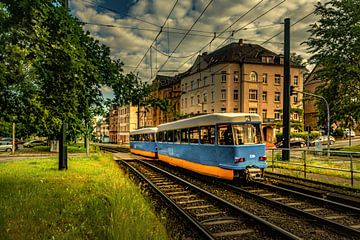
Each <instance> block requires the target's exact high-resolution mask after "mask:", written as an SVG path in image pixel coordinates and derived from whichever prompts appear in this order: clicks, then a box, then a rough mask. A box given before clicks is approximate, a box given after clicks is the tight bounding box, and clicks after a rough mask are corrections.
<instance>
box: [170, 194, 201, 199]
mask: <svg viewBox="0 0 360 240" xmlns="http://www.w3.org/2000/svg"><path fill="white" fill-rule="evenodd" d="M191 197H196V195H195V194H190V195H181V196H173V197H171V198H172V199H180V198H191Z"/></svg>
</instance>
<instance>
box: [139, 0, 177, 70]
mask: <svg viewBox="0 0 360 240" xmlns="http://www.w3.org/2000/svg"><path fill="white" fill-rule="evenodd" d="M178 1H179V0H176V2H175V3H174V5H173V7H172V8H171V11H170V12H169V14H168V16H167V17H166V19H165V21H164V23H163V25H162V26H161V27H160V30H159V32H158V34H156V36H155V38H154V40H153V41H152V43H151V44H150V46H149V48H148V49H147V50H146V52H145V54H144V56H143V57H142V58H141V60H140V62H139V63H138V64H137V65H136V68H135V72H136V70H137V69H138V67H139V65H140V64H141V62H142V61H143V60H144V58H145V56H146V54H147V53H148V52H149V50H150V49H151V47H152V46H153V45H154V43H156V40H157V39H158V37H159V36H160V34H161V32H162V30H163V28H164V26H165V24H166V22H167V21H168V20H169V17H170V15H171V14H172V12H173V11H174V9H175V7H176V5H177V3H178Z"/></svg>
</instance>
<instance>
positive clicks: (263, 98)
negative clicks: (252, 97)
mask: <svg viewBox="0 0 360 240" xmlns="http://www.w3.org/2000/svg"><path fill="white" fill-rule="evenodd" d="M262 100H263V101H264V102H266V101H267V91H263V92H262Z"/></svg>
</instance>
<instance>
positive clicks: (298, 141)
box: [276, 137, 306, 148]
mask: <svg viewBox="0 0 360 240" xmlns="http://www.w3.org/2000/svg"><path fill="white" fill-rule="evenodd" d="M305 146H306V142H305V140H304V139H303V138H300V137H294V138H290V148H296V147H298V148H303V147H305ZM276 147H278V148H282V147H283V142H282V141H281V142H279V143H278V144H276Z"/></svg>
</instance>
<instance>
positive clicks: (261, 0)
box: [177, 0, 264, 70]
mask: <svg viewBox="0 0 360 240" xmlns="http://www.w3.org/2000/svg"><path fill="white" fill-rule="evenodd" d="M263 1H264V0H260V1H259V2H258V3H256V4H255V5H254V6H253V7H251V8H250V9H249V10H248V11H247V12H246V13H244V14H242V15H241V16H240V17H239V18H237V19H236V21H235V22H233V23H232V24H230V26H228V27H227V28H226V29H225V30H223V31H222V32H221V33H220V34H219V35H216V34H214V36H213V38H212V39H211V40H210V42H208V43H207V44H205V46H203V47H202V48H201V49H200V50H199V52H201V51H203V50H204V49H205V48H206V47H207V46H209V45H211V43H212V42H213V41H214V40H215V39H216V38H219V37H220V36H221V35H222V34H224V33H225V32H226V31H227V30H229V29H230V28H231V27H232V26H233V25H234V24H236V23H237V22H238V21H240V20H241V19H242V18H244V17H245V16H246V15H247V14H248V13H250V12H251V11H253V10H254V9H255V8H256V7H257V6H259V5H260V4H261V3H262V2H263ZM192 58H193V57H191V58H189V59H188V60H187V61H186V62H184V63H182V64H181V65H180V67H178V68H177V70H179V69H180V68H181V67H182V66H184V65H185V64H186V63H187V62H189V61H190V60H191V59H192Z"/></svg>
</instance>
